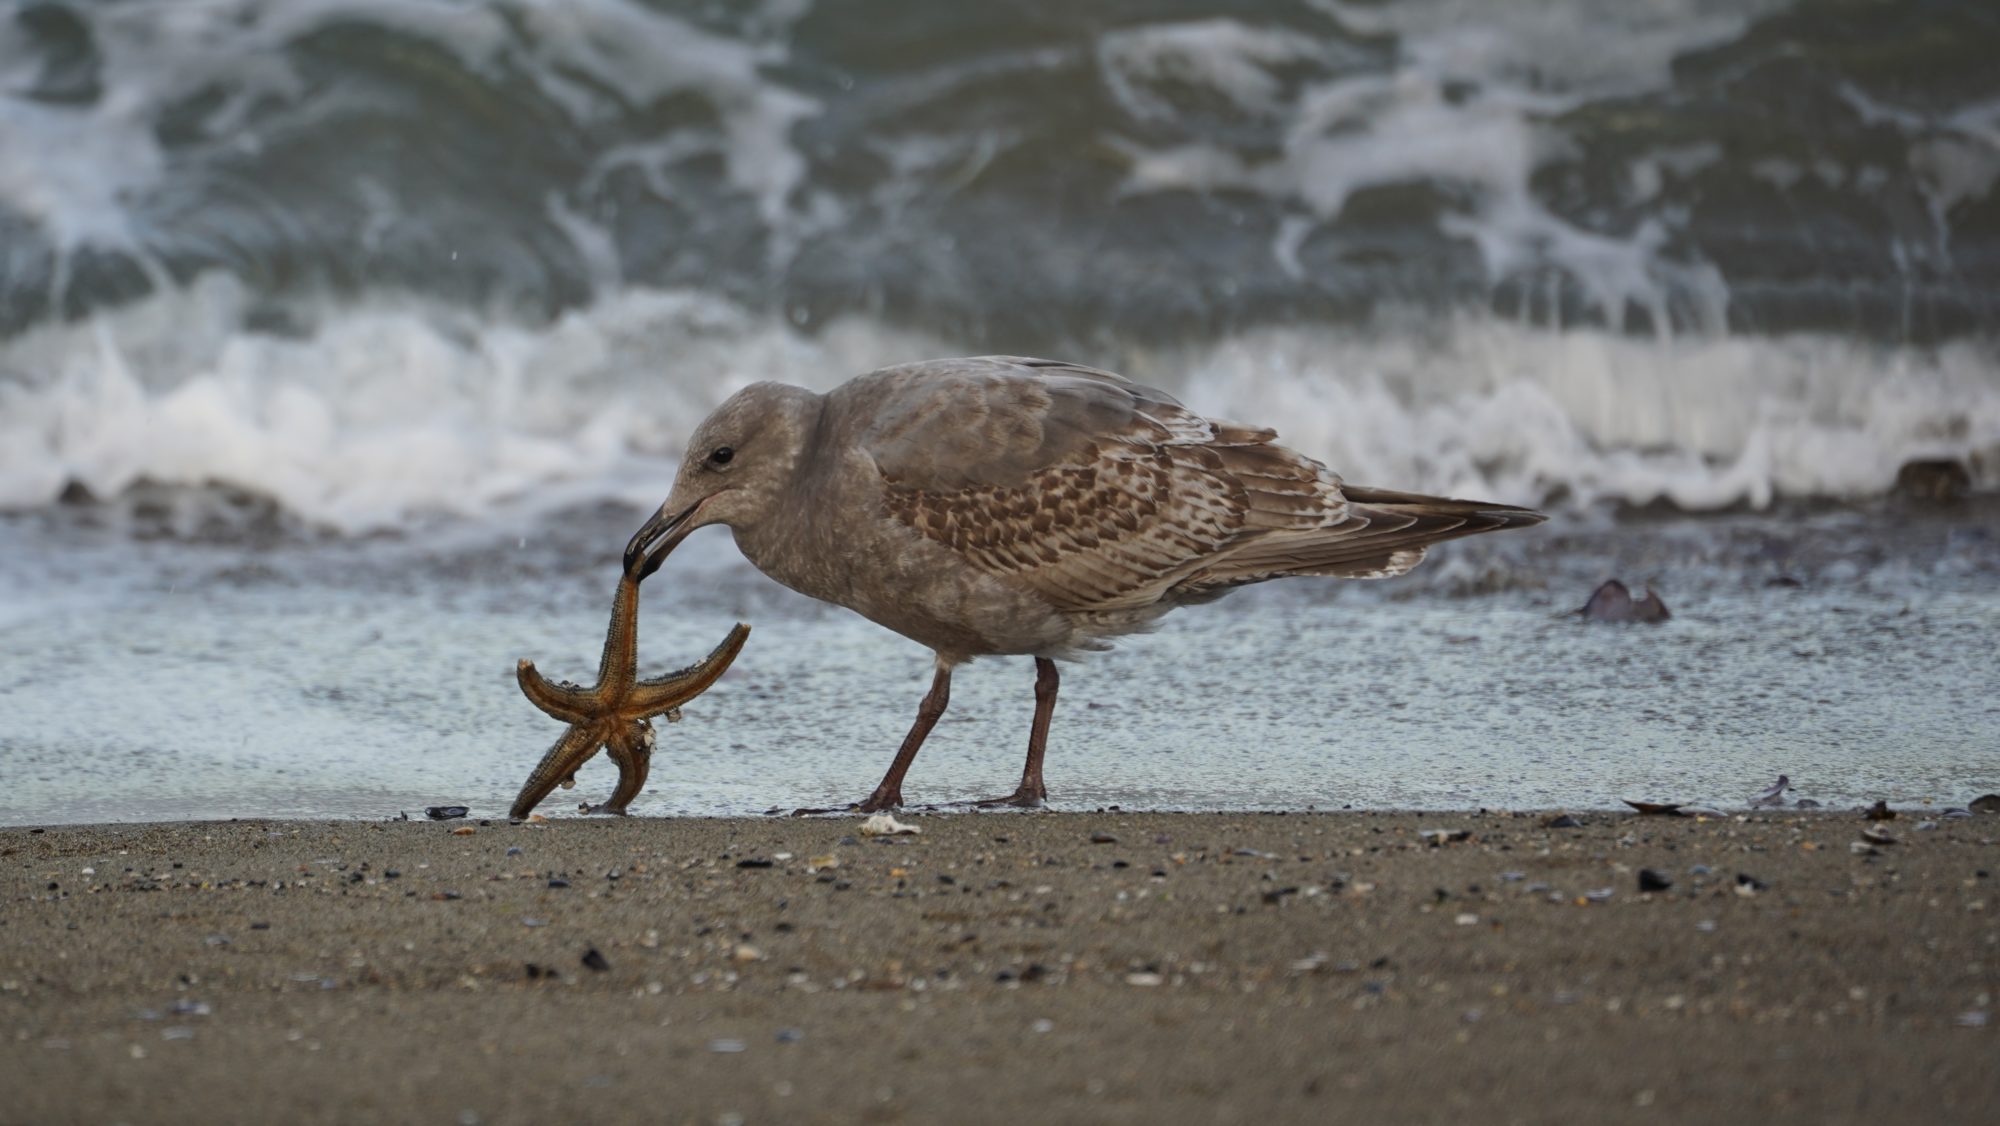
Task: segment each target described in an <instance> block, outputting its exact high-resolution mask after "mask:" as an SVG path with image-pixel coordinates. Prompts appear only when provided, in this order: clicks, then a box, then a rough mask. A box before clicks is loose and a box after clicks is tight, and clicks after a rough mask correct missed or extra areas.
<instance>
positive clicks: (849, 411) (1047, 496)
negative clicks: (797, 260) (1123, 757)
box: [625, 356, 1543, 812]
mask: <svg viewBox="0 0 2000 1126" xmlns="http://www.w3.org/2000/svg"><path fill="white" fill-rule="evenodd" d="M1276 438H1277V434H1276V432H1274V431H1272V430H1268V429H1263V428H1259V427H1253V426H1244V425H1239V424H1237V423H1233V422H1224V421H1219V420H1215V419H1209V418H1204V417H1202V416H1201V415H1199V414H1196V413H1194V412H1193V411H1190V410H1189V409H1187V408H1186V407H1184V406H1182V405H1181V404H1180V403H1179V402H1178V401H1176V400H1175V399H1174V398H1173V397H1172V396H1171V395H1168V394H1167V393H1165V392H1163V391H1160V390H1158V389H1156V388H1152V387H1147V386H1144V385H1142V384H1139V383H1135V382H1133V381H1132V380H1129V379H1127V378H1125V377H1124V376H1121V375H1115V374H1113V373H1111V372H1108V371H1100V370H1098V369H1095V368H1089V367H1083V366H1079V365H1076V364H1069V363H1062V362H1059V361H1055V360H1038V359H1029V358H1025V357H1019V356H977V357H970V358H964V359H940V360H925V361H920V362H917V363H910V364H902V365H898V366H895V367H888V368H883V369H881V370H879V371H874V372H870V373H868V374H866V375H861V376H857V377H856V378H854V379H851V380H849V381H848V382H846V383H844V384H842V385H840V386H839V387H836V388H834V389H833V390H831V391H828V392H826V393H824V394H821V393H818V392H814V391H810V390H807V389H806V388H803V387H795V386H791V385H788V384H783V383H769V382H766V383H754V384H751V385H750V386H748V387H745V388H743V389H742V390H741V391H738V392H737V393H736V394H734V395H732V396H731V397H730V398H729V399H728V400H727V401H725V402H724V403H723V404H722V405H721V406H720V407H718V408H716V410H715V412H714V413H713V414H711V415H709V416H708V418H707V419H706V420H704V421H703V422H702V423H701V424H700V425H699V426H697V427H696V428H695V431H694V435H693V437H692V438H690V439H689V442H688V446H687V453H686V456H685V457H684V459H683V460H682V462H681V466H680V470H679V473H678V475H677V476H676V477H675V479H674V484H673V488H672V490H671V491H670V492H669V493H668V495H667V498H666V501H665V502H664V503H663V504H661V506H660V508H659V510H658V511H657V512H656V513H654V514H653V516H652V517H651V518H650V519H648V520H647V521H646V523H645V524H644V526H642V527H641V528H640V529H639V531H638V532H637V534H635V535H634V536H633V537H632V540H631V542H630V543H629V544H627V545H626V548H625V567H626V570H627V571H628V572H629V573H632V574H635V575H640V576H642V577H643V576H644V575H649V574H651V573H652V572H654V571H656V570H658V568H659V567H660V564H661V563H662V562H663V561H664V560H665V558H666V556H667V554H668V553H669V552H671V551H673V550H674V548H675V547H676V546H678V545H679V544H680V542H681V541H682V540H683V539H685V538H686V537H687V535H688V534H689V533H690V532H693V531H694V530H695V529H697V528H703V527H707V526H708V525H711V524H723V525H727V526H728V527H729V528H730V530H731V531H732V532H733V533H734V535H735V538H736V545H737V547H738V549H739V550H741V551H742V553H743V555H744V556H745V557H746V558H748V559H749V560H750V562H751V563H752V564H753V565H754V566H756V568H757V569H758V570H760V571H762V572H763V573H764V574H766V575H768V576H770V577H771V578H773V579H775V580H777V581H778V582H780V583H782V584H784V585H785V586H788V587H790V588H791V589H793V590H796V591H798V592H799V593H801V594H805V595H808V596H810V597H813V598H817V599H820V600H822V601H825V602H831V603H833V604H835V605H837V606H845V607H847V608H848V609H850V610H853V611H855V612H856V613H859V614H860V615H862V616H863V617H865V618H867V619H868V620H870V621H872V622H875V623H877V624H879V625H882V626H885V627H887V628H889V629H891V630H893V631H895V632H896V633H899V634H902V635H903V636H904V637H907V638H909V639H910V640H912V641H915V642H918V643H919V644H922V645H925V646H928V647H929V648H930V649H931V651H932V652H933V653H935V654H936V657H937V660H936V671H935V673H934V675H933V677H932V679H931V686H930V691H929V692H928V693H926V694H925V696H924V698H923V702H922V703H921V704H920V705H919V707H918V708H917V717H916V721H915V723H914V724H912V725H911V727H910V731H909V734H908V735H907V736H905V737H904V739H903V743H902V746H901V747H900V748H899V749H898V750H897V752H896V758H895V760H894V761H893V762H892V763H891V764H890V766H889V770H888V772H887V773H886V774H885V775H884V776H883V778H882V781H881V783H880V784H879V785H877V786H876V787H875V789H874V792H872V793H870V794H869V795H868V796H867V798H865V799H863V800H862V801H861V802H859V803H857V804H856V805H854V806H852V807H850V808H852V809H855V810H858V811H861V812H878V811H882V810H888V809H895V808H899V807H900V806H901V805H902V803H903V776H904V775H905V774H906V773H908V771H909V769H910V763H911V762H912V761H913V760H915V758H916V755H917V751H918V750H919V749H920V748H921V747H922V746H923V742H924V739H925V737H926V736H927V735H929V734H930V731H931V728H932V727H933V726H934V725H936V723H937V721H938V717H939V716H941V715H943V714H944V710H945V707H946V705H947V704H948V703H949V702H950V699H951V673H952V670H953V669H954V668H956V667H957V666H959V665H961V664H964V663H965V662H967V661H970V660H972V659H973V658H975V657H984V656H1003V655H1005V656H1014V655H1019V656H1031V657H1033V658H1034V659H1035V716H1034V722H1033V724H1032V726H1031V727H1030V729H1029V736H1028V757H1027V763H1026V765H1025V766H1024V767H1023V769H1022V773H1021V782H1020V785H1019V786H1018V787H1017V788H1016V789H1015V791H1014V792H1013V793H1012V794H1009V795H1007V796H1006V797H1002V798H995V799H993V800H991V801H985V802H976V803H972V804H975V805H980V806H1003V805H1004V806H1018V807H1023V808H1040V807H1041V806H1043V805H1044V804H1045V803H1046V801H1047V798H1048V789H1047V787H1046V786H1045V785H1044V783H1043V780H1042V757H1043V752H1044V751H1045V750H1046V748H1047V743H1048V735H1049V722H1050V719H1051V717H1052V716H1053V715H1054V713H1055V705H1056V690H1057V686H1058V683H1059V678H1058V674H1057V671H1056V662H1057V661H1058V660H1070V659H1074V658H1075V657H1077V656H1078V655H1080V654H1082V653H1086V652H1089V651H1092V650H1100V649H1105V648H1108V647H1109V645H1108V642H1109V641H1110V640H1111V639H1112V638H1115V637H1118V636H1119V635H1121V634H1126V633H1131V632H1133V631H1135V630H1143V629H1146V628H1148V627H1150V626H1151V625H1153V623H1154V622H1156V621H1157V620H1158V619H1159V618H1160V617H1161V616H1162V615H1164V614H1166V613H1167V612H1168V611H1170V610H1173V609H1174V608H1176V607H1179V606H1186V605H1192V604H1195V603H1202V602H1209V601H1213V600H1214V599H1216V598H1219V597H1221V596H1222V595H1224V594H1226V593H1228V592H1229V591H1231V590H1234V589H1235V588H1237V587H1240V586H1244V585H1247V584H1250V583H1257V582H1263V581H1265V580H1267V579H1275V578H1280V577H1284V576H1290V575H1326V576H1333V577H1337V578H1350V579H1374V578H1387V577H1390V576H1393V575H1400V574H1403V573H1404V572H1406V571H1408V570H1410V569H1411V568H1412V567H1415V566H1416V565H1417V564H1418V563H1420V562H1422V561H1423V558H1424V552H1425V550H1426V549H1427V548H1429V547H1430V545H1432V544H1434V543H1439V542H1442V541H1444V540H1449V539H1457V538H1458V537H1460V536H1469V535H1474V534H1477V533H1480V532H1490V531H1497V530H1499V529H1502V528H1522V527H1528V526H1531V525H1534V524H1539V523H1541V522H1542V519H1543V517H1542V515H1541V514H1540V513H1537V512H1533V511H1530V510H1528V509H1524V508H1514V507H1511V506H1508V505H1501V504H1485V503H1480V502H1474V501H1463V500H1448V499H1445V498H1442V497H1431V496H1420V495H1417V494H1414V493H1403V492H1394V491H1391V490H1387V489H1374V488H1364V487H1361V486H1357V485H1350V484H1347V483H1346V482H1344V481H1342V480H1341V478H1340V476H1339V475H1338V474H1336V473H1334V472H1333V471H1332V470H1331V469H1328V468H1327V467H1326V466H1325V465H1322V464H1321V463H1319V462H1318V461H1315V460H1313V459H1312V458H1310V457H1307V456H1305V455H1304V454H1301V453H1298V452H1296V451H1294V450H1291V449H1287V448H1286V447H1284V446H1281V445H1278V444H1277V442H1276ZM806 812H815V811H806ZM818 812H824V811H818Z"/></svg>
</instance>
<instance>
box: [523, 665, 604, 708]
mask: <svg viewBox="0 0 2000 1126" xmlns="http://www.w3.org/2000/svg"><path fill="white" fill-rule="evenodd" d="M514 679H515V680H516V681H518V682H519V683H520V685H521V693H522V695H524V696H526V697H527V698H528V702H529V703H531V704H533V705H535V706H536V707H538V708H540V709H542V710H543V711H545V712H547V713H548V714H549V715H551V716H554V717H555V718H557V719H559V720H562V721H563V722H564V723H587V722H589V720H590V719H591V717H592V716H594V715H596V714H597V712H598V711H599V710H600V706H599V704H598V702H597V697H598V695H599V693H596V692H592V691H589V690H587V689H583V688H576V687H572V686H569V685H563V684H556V683H553V682H552V681H550V680H549V679H548V678H546V677H544V676H543V675H542V674H541V673H539V672H536V671H535V662H533V661H522V662H521V663H520V664H518V665H515V666H514Z"/></svg>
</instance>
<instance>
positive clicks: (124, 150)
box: [0, 0, 818, 297]
mask: <svg viewBox="0 0 2000 1126" xmlns="http://www.w3.org/2000/svg"><path fill="white" fill-rule="evenodd" d="M72 11H73V14H74V15H75V16H76V18H78V19H80V20H83V21H85V22H86V24H87V25H88V29H89V34H90V39H91V42H92V43H93V44H94V45H95V47H96V49H97V51H98V53H99V55H100V56H101V59H102V62H101V66H100V67H99V72H100V73H101V75H102V76H103V79H104V89H103V93H102V95H101V96H99V97H96V98H94V99H89V100H82V99H70V100H58V101H43V100H37V99H33V98H24V97H15V96H9V95H10V94H12V92H13V91H15V90H18V89H25V88H27V87H29V86H30V85H31V84H32V82H33V81H34V79H35V74H34V69H35V64H34V60H35V59H36V58H37V56H36V54H35V52H33V51H31V50H28V49H27V47H26V42H25V37H24V36H25V33H24V32H22V31H20V30H19V29H18V28H15V27H13V26H12V21H7V22H6V23H0V78H4V79H7V81H6V82H5V83H4V90H0V120H4V122H5V127H4V128H0V211H12V212H14V213H16V214H18V215H21V216H23V217H25V218H26V219H28V220H30V221H32V222H33V223H34V224H35V225H36V227H37V228H38V229H39V230H40V231H41V232H42V233H43V234H44V235H45V236H46V237H47V238H48V240H49V242H50V244H51V245H52V246H53V247H54V249H55V251H56V255H57V268H56V277H55V281H54V284H53V287H52V288H53V290H54V293H53V295H54V296H57V297H60V296H61V295H62V294H63V292H64V290H65V289H66V286H67V277H68V268H69V266H68V264H69V261H70V259H71V257H72V256H73V255H74V254H75V253H76V252H78V251H80V250H83V249H85V248H89V249H93V250H97V251H111V252H118V253H123V254H127V255H130V256H131V257H133V258H134V259H135V260H137V261H139V262H141V263H143V264H146V265H147V266H148V267H150V268H151V271H152V272H153V274H154V275H155V276H154V280H155V282H156V283H157V282H161V281H163V280H164V278H165V273H164V271H163V270H161V269H160V268H159V267H158V266H157V264H156V263H157V258H158V254H157V253H156V248H155V247H154V246H153V245H152V244H151V242H150V241H149V238H148V233H147V232H146V231H144V230H142V229H140V227H139V226H138V225H136V224H135V223H134V220H133V215H132V210H133V207H134V204H135V201H138V200H141V199H143V198H145V197H146V196H147V195H148V194H149V193H152V192H155V191H157V190H160V189H161V188H162V187H163V185H164V184H165V181H166V178H167V174H168V173H169V171H170V166H171V161H170V158H169V154H168V152H167V150H166V149H165V148H164V147H163V145H162V142H161V140H160V133H161V131H162V130H163V128H164V127H165V124H164V123H165V118H166V115H167V114H169V113H170V112H173V111H176V110H179V109H183V108H184V107H186V106H188V105H190V104H191V103H194V102H196V100H197V99H202V98H209V99H213V100H214V104H212V105H208V106H207V107H206V108H205V109H204V110H203V112H202V113H201V115H200V117H199V119H198V124H197V128H198V129H199V131H200V133H201V135H202V137H203V138H204V139H205V142H206V143H207V144H209V145H212V146H216V147H219V148H224V149H236V150H241V151H245V152H252V151H255V150H256V149H257V148H258V147H259V146H261V145H262V144H263V143H264V141H265V136H264V129H265V126H264V125H262V124H260V117H259V115H260V114H265V113H268V112H269V111H270V110H271V108H272V107H274V106H291V105H294V104H295V103H303V102H305V101H307V100H309V99H310V98H311V97H313V96H314V95H315V93H316V92H315V91H313V90H312V89H311V88H310V85H309V84H308V83H307V82H306V80H305V79H304V78H303V77H302V76H301V74H300V71H299V65H298V61H297V60H296V59H295V58H294V57H293V56H292V55H291V54H288V49H291V48H295V47H297V46H298V45H299V44H301V43H303V42H305V41H307V40H308V39H309V38H310V37H312V36H313V35H315V34H317V33H320V32H325V31H329V30H338V29H342V28H352V27H363V26H375V27H381V28H385V29H390V30H392V31H395V32H398V33H401V34H405V35H410V36H415V37H418V38H420V39H422V40H424V41H427V42H428V43H430V44H432V45H434V46H435V47H436V48H438V49H439V50H442V51H448V52H450V53H452V54H453V55H455V56H457V58H458V60H459V62H460V63H461V64H463V65H464V66H465V67H466V68H468V69H469V70H470V71H472V72H473V73H475V74H479V75H481V76H484V77H485V78H487V79H488V80H490V81H491V82H492V83H493V84H494V85H495V86H496V87H504V86H508V85H512V84H518V83H525V84H528V85H530V86H532V87H533V88H534V89H535V90H537V91H538V92H539V93H540V94H541V95H542V96H543V97H545V98H547V99H548V100H549V101H551V102H553V103H554V104H556V105H558V106H560V107H562V110H563V112H564V113H566V114H567V115H568V116H569V118H570V120H571V122H572V123H573V124H574V125H575V126H578V127H584V126H589V125H592V124H594V123H600V122H603V121H606V120H609V119H612V118H615V117H619V116H621V115H624V114H627V113H629V112H630V110H631V107H632V106H634V105H638V106H645V105H649V104H651V103H653V102H656V101H658V100H660V99H662V98H665V97H667V96H669V95H672V94H675V93H678V92H681V91H694V92H697V93H699V94H701V95H702V96H703V97H705V98H706V99H707V100H708V101H709V103H710V104H711V105H712V106H714V107H715V112H716V116H717V119H718V120H717V123H716V127H715V129H714V130H712V131H708V135H709V137H710V139H711V142H712V143H711V144H709V145H707V146H692V145H686V144H684V145H683V146H682V148H680V149H677V150H673V153H672V156H671V159H681V158H684V157H685V156H688V155H695V154H696V153H697V150H699V151H700V152H715V153H719V154H720V155H721V158H722V161H723V164H724V167H725V169H726V173H727V176H728V178H729V180H730V182H731V184H732V185H733V186H735V187H736V188H738V189H739V190H741V191H743V192H744V193H745V194H747V195H748V196H750V197H751V198H753V199H754V200H755V201H756V203H757V206H758V209H759V211H760V213H761V214H762V216H763V217H764V219H765V221H766V222H767V223H768V224H769V225H771V226H772V227H773V228H774V229H777V230H779V232H780V234H782V233H783V231H782V228H783V227H784V221H785V219H786V217H787V215H788V199H789V197H790V196H791V194H792V192H793V190H794V189H795V188H796V187H797V186H798V184H799V183H800V181H801V180H802V179H803V178H804V176H805V172H806V165H805V161H804V159H803V158H802V157H801V156H800V155H799V154H798V152H797V151H796V150H794V149H793V148H792V145H791V140H790V133H791V129H792V127H793V126H794V125H795V124H796V123H797V122H798V121H800V120H802V119H803V118H806V117H808V116H811V115H812V114H813V113H815V112H817V109H818V103H816V102H815V101H814V100H813V99H811V98H809V97H807V96H805V95H803V94H800V93H798V92H796V91H794V90H790V89H788V88H786V87H784V86H782V85H780V84H778V83H775V82H771V81H768V80H766V79H765V78H764V77H763V75H762V69H763V68H764V67H767V66H770V65H773V64H777V63H781V62H783V61H784V59H785V57H786V48H785V47H784V45H783V43H782V40H781V39H780V38H779V37H776V36H767V37H766V38H764V39H761V40H759V41H757V42H748V41H744V40H738V39H732V38H728V37H725V36H721V35H717V34H713V33H710V32H707V31H704V30H703V29H701V28H699V27H697V26H695V25H694V24H693V23H690V22H689V21H687V20H684V19H680V18H677V17H675V16H672V15H669V14H666V13H663V12H659V11H656V10H654V9H652V8H649V7H646V6H643V5H641V4H638V3H635V2H633V0H547V2H544V0H480V2H473V3H465V4H452V5H440V4H431V3H411V2H409V0H208V2H204V3H201V4H192V5H189V4H171V3H168V4H159V3H134V4H109V5H90V6H85V7H79V8H75V9H72ZM802 12H803V6H802V5H800V4H797V3H779V4H772V5H767V9H766V12H765V22H767V23H769V24H771V25H774V26H776V27H778V28H782V26H783V25H784V24H785V23H786V22H788V21H789V20H790V19H793V18H796V17H797V16H798V15H800V14H802ZM336 102H337V99H336ZM322 111H323V107H321V108H318V109H316V108H313V107H311V106H307V107H306V109H305V113H306V118H307V120H310V118H311V117H312V116H313V115H315V114H316V113H318V112H322ZM299 125H300V122H298V121H290V122H288V123H287V124H286V125H285V128H286V129H288V130H293V131H296V129H297V128H298V127H299ZM185 126H186V123H181V125H180V126H179V127H181V128H185ZM667 152H668V150H667V149H664V148H662V149H660V150H658V151H656V152H653V153H651V154H650V156H649V157H648V159H650V160H653V161H658V160H662V159H668V157H667V156H665V155H663V154H666V153H667ZM630 157H631V154H630V153H629V152H625V153H619V154H614V155H613V156H612V157H610V158H607V159H608V160H609V161H610V162H611V163H614V164H615V163H616V162H617V160H619V159H630ZM600 171H601V169H600ZM363 190H365V186H364V189H363ZM557 218H558V219H560V218H561V216H560V215H558V216H557ZM571 233H572V234H574V233H576V232H575V231H574V230H572V231H571ZM591 249H592V248H591V247H589V246H588V245H585V246H584V247H583V250H584V251H585V252H586V254H588V253H589V252H590V250H591Z"/></svg>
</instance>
